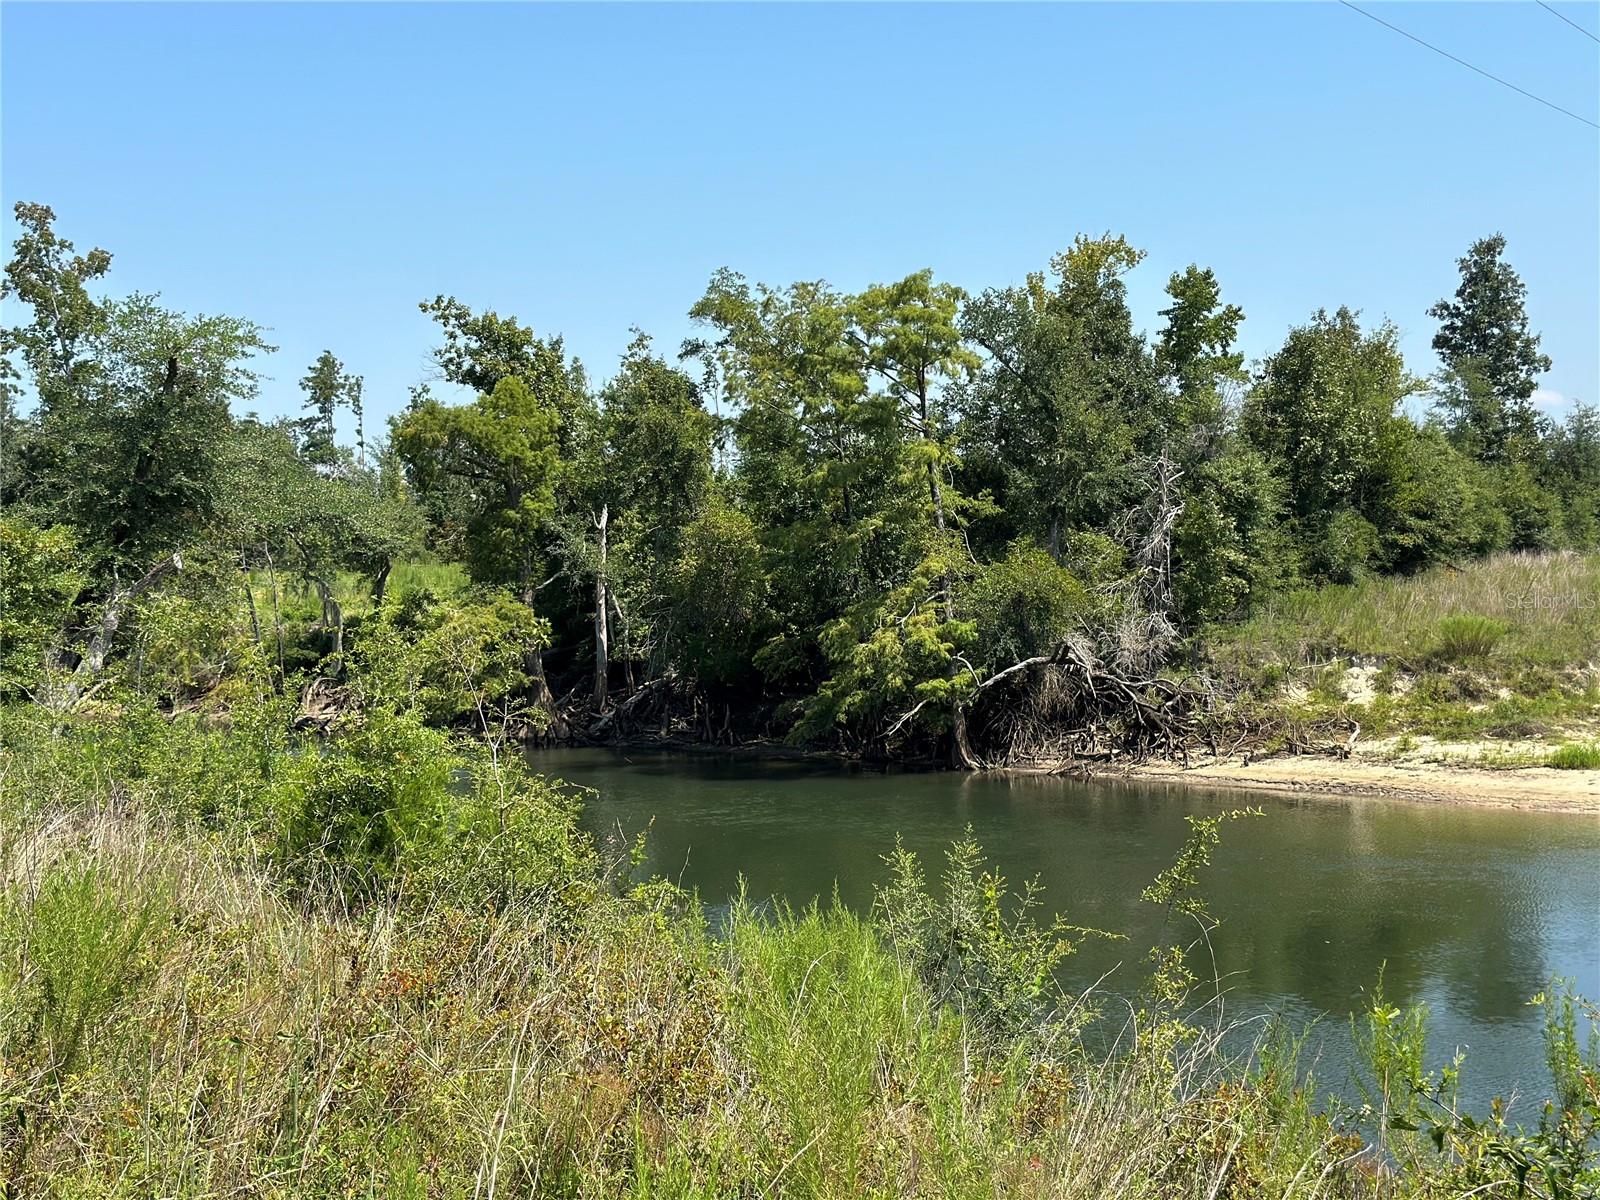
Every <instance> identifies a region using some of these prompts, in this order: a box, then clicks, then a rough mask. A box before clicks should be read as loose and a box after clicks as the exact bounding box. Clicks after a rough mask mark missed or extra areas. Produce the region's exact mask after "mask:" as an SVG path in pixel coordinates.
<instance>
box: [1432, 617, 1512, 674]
mask: <svg viewBox="0 0 1600 1200" xmlns="http://www.w3.org/2000/svg"><path fill="white" fill-rule="evenodd" d="M1505 633H1506V627H1505V626H1504V625H1502V624H1500V622H1498V621H1492V620H1490V619H1489V618H1488V617H1479V616H1469V615H1459V616H1452V617H1444V618H1442V619H1441V620H1440V621H1439V623H1438V624H1437V625H1436V626H1434V632H1433V656H1434V657H1435V658H1437V659H1439V660H1441V661H1443V662H1466V661H1468V660H1471V659H1479V658H1488V657H1489V655H1490V654H1491V653H1492V652H1493V650H1494V648H1495V646H1496V645H1497V644H1499V641H1500V639H1501V638H1502V637H1504V636H1505Z"/></svg>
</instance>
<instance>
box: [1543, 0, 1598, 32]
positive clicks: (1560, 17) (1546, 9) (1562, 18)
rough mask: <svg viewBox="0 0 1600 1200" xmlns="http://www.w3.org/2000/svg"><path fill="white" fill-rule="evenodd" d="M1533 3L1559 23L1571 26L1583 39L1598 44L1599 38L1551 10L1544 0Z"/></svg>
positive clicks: (1570, 19) (1569, 18)
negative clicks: (1559, 21) (1563, 22)
mask: <svg viewBox="0 0 1600 1200" xmlns="http://www.w3.org/2000/svg"><path fill="white" fill-rule="evenodd" d="M1534 2H1535V3H1536V4H1538V6H1539V7H1540V8H1542V9H1544V10H1545V12H1547V13H1549V14H1550V15H1551V16H1552V17H1555V18H1556V19H1558V20H1561V21H1565V22H1566V23H1567V24H1568V25H1571V26H1572V27H1573V28H1574V29H1576V30H1577V31H1578V32H1579V33H1581V34H1583V36H1584V37H1586V38H1588V39H1589V40H1590V41H1591V42H1600V37H1595V35H1594V34H1592V33H1590V32H1589V31H1588V30H1587V29H1585V28H1584V27H1583V26H1582V25H1579V24H1578V23H1577V22H1576V21H1574V20H1573V19H1572V18H1571V17H1568V16H1563V15H1562V14H1561V13H1558V12H1557V11H1556V10H1555V9H1553V8H1551V7H1550V6H1549V5H1548V4H1546V3H1545V2H1544V0H1534Z"/></svg>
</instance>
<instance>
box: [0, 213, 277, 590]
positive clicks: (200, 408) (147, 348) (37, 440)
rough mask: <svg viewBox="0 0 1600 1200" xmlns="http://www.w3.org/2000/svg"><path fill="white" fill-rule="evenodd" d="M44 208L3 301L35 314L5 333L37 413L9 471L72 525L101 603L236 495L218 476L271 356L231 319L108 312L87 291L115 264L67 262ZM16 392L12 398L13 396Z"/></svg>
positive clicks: (128, 308)
mask: <svg viewBox="0 0 1600 1200" xmlns="http://www.w3.org/2000/svg"><path fill="white" fill-rule="evenodd" d="M53 217H54V214H53V213H52V212H51V211H50V209H49V208H46V207H45V206H43V205H18V207H17V218H18V221H19V223H20V224H21V225H22V233H21V235H20V236H19V237H18V239H17V242H16V246H15V252H14V255H13V258H12V260H11V261H10V263H9V264H8V265H7V267H6V282H5V287H4V293H5V295H6V296H7V297H8V298H11V297H15V298H16V299H17V300H18V301H19V302H20V303H21V304H22V305H23V306H24V308H25V309H27V310H28V311H29V313H30V314H31V319H30V320H29V321H28V322H27V323H25V324H22V325H19V326H16V327H13V328H9V329H7V330H5V332H4V335H3V336H4V347H5V350H6V353H7V355H8V358H9V357H14V358H19V359H20V360H21V363H22V366H23V368H24V369H25V370H26V372H27V382H28V383H29V384H30V385H31V390H32V393H33V396H34V399H35V401H36V405H35V411H34V414H33V417H32V421H31V429H30V430H29V434H30V436H29V437H28V438H27V439H26V442H25V446H24V453H23V455H22V458H21V461H19V462H17V463H16V464H14V469H17V470H18V473H19V474H20V475H22V476H23V479H22V480H21V481H19V483H18V484H17V485H16V487H15V489H14V490H15V492H16V494H17V498H18V499H20V500H22V501H23V502H24V503H26V504H27V505H28V506H29V507H30V508H32V509H34V510H35V511H37V512H39V513H40V514H41V515H45V516H47V517H48V519H49V520H50V521H64V522H66V523H69V524H71V525H72V526H73V527H75V528H76V529H77V530H78V531H79V534H80V540H81V542H82V544H83V545H84V548H85V550H86V551H87V552H88V554H89V555H90V556H91V558H92V564H91V567H92V569H91V571H90V575H91V578H92V579H93V580H95V583H94V585H93V586H95V587H96V588H97V589H98V590H100V591H108V590H115V589H114V588H112V587H111V582H110V581H111V578H112V577H113V576H114V575H116V574H117V573H120V572H134V573H136V575H138V576H142V575H143V574H144V573H145V572H146V571H147V570H148V569H149V568H150V566H151V564H152V562H154V561H155V560H157V559H160V558H165V557H166V556H168V555H171V554H172V553H174V552H176V551H178V550H179V549H180V548H181V547H182V546H183V545H184V544H185V543H187V542H191V541H193V540H194V539H195V538H197V537H200V536H202V535H203V533H204V531H205V530H206V528H207V526H208V524H209V523H210V521H211V520H212V519H213V517H214V516H215V513H216V511H217V505H218V502H219V498H220V496H221V493H222V491H223V490H224V489H225V487H226V486H227V484H226V480H224V479H223V478H222V477H221V473H220V465H221V463H222V460H223V454H224V450H223V448H224V447H225V445H226V443H227V439H228V433H229V430H230V428H231V424H232V416H231V413H230V411H229V409H230V405H231V404H232V403H245V402H248V401H250V400H251V399H253V398H254V397H255V395H256V383H257V375H256V371H255V370H254V368H253V365H252V362H251V360H252V359H253V358H254V356H255V355H257V354H260V353H262V352H264V351H268V350H270V349H271V347H270V346H268V345H267V344H266V343H265V342H264V341H263V340H262V337H261V330H260V329H259V327H257V326H256V325H255V324H253V323H252V322H249V321H244V320H240V319H238V318H234V317H205V316H201V317H187V316H184V315H182V314H180V313H175V312H172V311H170V310H168V309H165V308H163V307H162V306H161V305H160V304H158V303H157V301H156V298H155V297H153V296H147V295H142V294H139V293H135V294H133V295H131V296H129V297H127V298H126V299H122V300H114V301H101V300H97V299H95V298H94V297H93V296H91V295H90V293H89V290H88V285H89V284H90V283H91V282H93V281H94V280H97V279H99V278H101V277H102V276H103V275H104V274H105V272H106V270H107V269H108V268H109V266H110V262H111V256H110V255H109V254H107V253H106V252H105V251H103V250H93V251H91V252H90V253H89V254H87V255H81V256H77V255H72V253H71V250H72V244H71V243H70V242H68V241H66V240H64V239H62V238H60V237H58V236H57V235H56V233H55V232H54V230H53V228H52V225H51V222H52V220H53ZM8 393H9V387H8Z"/></svg>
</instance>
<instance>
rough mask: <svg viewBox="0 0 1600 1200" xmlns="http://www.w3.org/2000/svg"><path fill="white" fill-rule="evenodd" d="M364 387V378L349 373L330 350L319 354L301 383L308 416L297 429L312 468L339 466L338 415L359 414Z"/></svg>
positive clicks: (303, 450)
mask: <svg viewBox="0 0 1600 1200" xmlns="http://www.w3.org/2000/svg"><path fill="white" fill-rule="evenodd" d="M361 386H362V381H361V376H359V375H352V374H349V373H348V372H346V371H345V369H344V364H343V363H342V362H340V361H339V360H338V359H337V358H335V357H334V356H333V351H331V350H324V351H323V352H322V353H321V354H320V355H318V356H317V361H316V362H314V363H312V364H311V369H310V370H309V371H307V372H306V374H305V376H304V377H303V378H302V379H301V380H300V390H301V391H303V392H305V394H306V398H305V402H304V404H303V407H304V409H305V410H306V415H305V416H303V417H301V418H300V420H299V421H297V422H296V423H295V427H296V429H297V430H298V431H299V435H300V453H301V454H302V455H303V456H304V458H305V460H306V461H307V462H308V463H310V464H311V465H312V466H314V467H317V468H319V469H321V470H323V471H330V470H332V469H333V468H334V467H335V466H336V465H337V464H338V461H339V448H338V443H337V441H336V433H335V428H334V419H335V413H336V412H337V410H338V409H340V408H348V409H350V410H351V411H352V413H355V414H358V415H359V413H360V409H361Z"/></svg>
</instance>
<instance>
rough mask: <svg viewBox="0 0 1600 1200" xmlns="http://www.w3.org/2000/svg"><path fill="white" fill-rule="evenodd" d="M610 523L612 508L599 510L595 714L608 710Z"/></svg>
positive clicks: (595, 570)
mask: <svg viewBox="0 0 1600 1200" xmlns="http://www.w3.org/2000/svg"><path fill="white" fill-rule="evenodd" d="M610 522H611V508H610V506H609V505H604V504H602V505H601V506H600V515H599V516H598V517H596V518H595V520H594V527H595V529H596V530H597V531H598V532H599V534H600V556H599V558H598V559H597V560H596V561H595V568H594V711H595V712H596V713H603V712H605V710H606V684H607V677H608V676H609V674H610V670H611V663H610V657H609V654H610V644H609V643H610V632H611V631H610V627H609V625H608V622H607V614H606V607H607V600H606V527H607V526H608V525H609V524H610Z"/></svg>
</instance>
